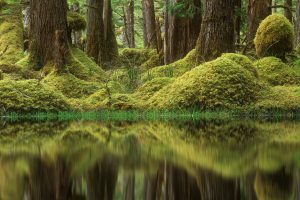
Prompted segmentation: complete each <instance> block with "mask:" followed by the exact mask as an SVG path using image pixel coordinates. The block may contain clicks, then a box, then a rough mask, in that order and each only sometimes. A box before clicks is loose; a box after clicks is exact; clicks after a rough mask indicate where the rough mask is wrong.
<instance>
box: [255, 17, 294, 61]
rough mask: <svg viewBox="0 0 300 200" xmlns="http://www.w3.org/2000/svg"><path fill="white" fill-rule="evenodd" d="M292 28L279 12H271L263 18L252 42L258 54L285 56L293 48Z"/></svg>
mask: <svg viewBox="0 0 300 200" xmlns="http://www.w3.org/2000/svg"><path fill="white" fill-rule="evenodd" d="M293 42H294V28H293V26H292V24H291V23H290V22H289V20H288V19H287V18H286V17H284V16H283V15H281V14H273V15H270V16H268V17H267V18H266V19H264V20H263V21H262V22H261V24H260V25H259V28H258V29H257V33H256V37H255V39H254V44H255V47H256V53H257V55H258V56H276V57H280V58H284V57H285V53H286V52H290V51H292V50H293Z"/></svg>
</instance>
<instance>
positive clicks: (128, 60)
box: [120, 48, 157, 67]
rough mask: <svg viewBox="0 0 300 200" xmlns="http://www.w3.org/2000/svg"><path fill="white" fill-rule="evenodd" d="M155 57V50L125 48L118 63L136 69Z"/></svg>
mask: <svg viewBox="0 0 300 200" xmlns="http://www.w3.org/2000/svg"><path fill="white" fill-rule="evenodd" d="M155 55H157V52H156V50H155V49H135V48H125V49H123V50H122V51H121V52H120V62H121V63H122V65H123V66H125V67H137V66H141V65H142V64H143V63H145V62H146V61H148V60H150V59H151V58H152V57H154V56H155Z"/></svg>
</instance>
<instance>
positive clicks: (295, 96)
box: [253, 86, 300, 113]
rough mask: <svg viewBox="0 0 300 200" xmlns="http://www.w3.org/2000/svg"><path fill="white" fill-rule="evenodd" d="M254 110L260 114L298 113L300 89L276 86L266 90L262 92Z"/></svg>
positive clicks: (297, 87) (299, 108)
mask: <svg viewBox="0 0 300 200" xmlns="http://www.w3.org/2000/svg"><path fill="white" fill-rule="evenodd" d="M253 109H254V111H256V112H259V113H264V112H268V111H284V112H289V111H290V112H293V111H294V112H297V111H299V110H300V87H299V86H275V87H271V88H266V89H265V90H263V91H262V93H261V95H260V97H259V99H258V100H257V102H256V103H255V105H254V108H253Z"/></svg>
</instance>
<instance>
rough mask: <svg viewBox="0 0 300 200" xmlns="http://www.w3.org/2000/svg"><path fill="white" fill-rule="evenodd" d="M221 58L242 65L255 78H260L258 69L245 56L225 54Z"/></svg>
mask: <svg viewBox="0 0 300 200" xmlns="http://www.w3.org/2000/svg"><path fill="white" fill-rule="evenodd" d="M221 58H227V59H229V60H232V61H234V62H236V63H237V64H239V65H241V66H242V67H244V68H245V69H247V70H248V71H249V72H251V73H252V74H253V76H255V77H258V72H257V69H256V68H255V67H254V66H253V63H252V61H251V60H250V59H249V58H248V57H247V56H245V55H242V54H236V53H224V54H223V55H222V56H221Z"/></svg>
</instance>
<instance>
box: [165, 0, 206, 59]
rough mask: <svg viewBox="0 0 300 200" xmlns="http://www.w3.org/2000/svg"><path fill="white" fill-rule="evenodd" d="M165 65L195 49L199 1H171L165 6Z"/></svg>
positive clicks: (199, 15)
mask: <svg viewBox="0 0 300 200" xmlns="http://www.w3.org/2000/svg"><path fill="white" fill-rule="evenodd" d="M166 7H167V12H166V14H165V15H166V16H167V18H166V20H168V21H167V22H166V24H165V30H166V32H165V34H166V38H165V40H166V52H165V56H166V62H167V63H166V64H168V63H171V62H174V61H176V60H179V59H181V58H183V57H184V56H185V55H186V54H187V53H188V52H189V51H190V50H192V49H193V48H195V45H196V41H197V38H198V36H199V32H200V27H201V20H202V16H201V1H200V0H193V1H182V0H175V1H171V2H169V3H168V5H166Z"/></svg>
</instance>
